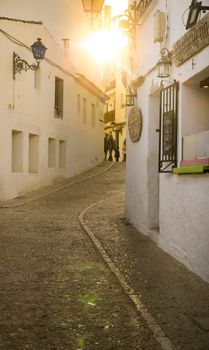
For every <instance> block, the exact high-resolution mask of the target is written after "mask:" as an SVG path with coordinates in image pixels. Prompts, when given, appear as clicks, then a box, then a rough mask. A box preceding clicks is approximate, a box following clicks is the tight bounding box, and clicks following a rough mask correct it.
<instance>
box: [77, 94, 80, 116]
mask: <svg viewBox="0 0 209 350" xmlns="http://www.w3.org/2000/svg"><path fill="white" fill-rule="evenodd" d="M77 104H78V105H77V108H78V113H79V114H80V113H81V95H80V94H78V95H77Z"/></svg>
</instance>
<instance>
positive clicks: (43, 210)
mask: <svg viewBox="0 0 209 350" xmlns="http://www.w3.org/2000/svg"><path fill="white" fill-rule="evenodd" d="M124 179H125V164H124V163H120V164H114V165H113V166H110V164H108V163H103V164H101V165H100V166H98V167H97V168H95V169H92V170H90V171H88V172H86V173H84V174H81V175H79V176H77V177H75V178H73V179H69V180H66V181H63V182H60V183H56V184H54V185H53V186H48V187H45V188H42V189H39V190H37V191H33V192H31V193H28V194H26V195H25V196H23V197H19V198H17V199H14V200H12V201H10V202H8V203H1V208H0V227H1V230H0V242H1V244H0V259H1V263H0V278H1V285H0V312H1V318H0V349H1V350H26V349H27V350H47V349H51V350H52V349H54V350H78V349H79V350H80V349H82V350H110V349H112V350H141V349H145V350H160V349H166V350H169V349H182V350H209V286H208V284H207V283H205V282H203V281H202V280H201V279H200V278H198V277H197V276H196V275H194V274H193V273H191V272H189V271H188V270H187V269H186V268H185V267H184V266H183V265H181V264H180V263H178V262H177V261H176V260H174V259H173V258H172V257H170V256H168V255H167V254H166V253H164V252H163V251H162V250H160V249H159V248H157V246H155V245H154V243H152V242H151V241H150V240H148V239H147V238H146V237H145V236H143V235H142V234H141V233H139V232H137V231H136V229H134V228H133V227H132V226H131V225H130V224H129V223H128V222H127V221H126V219H125V216H124ZM82 226H83V227H82Z"/></svg>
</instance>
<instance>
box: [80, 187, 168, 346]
mask: <svg viewBox="0 0 209 350" xmlns="http://www.w3.org/2000/svg"><path fill="white" fill-rule="evenodd" d="M120 193H121V191H120ZM120 193H118V194H115V195H113V196H110V197H108V198H106V199H103V200H100V201H98V202H95V203H93V204H91V205H90V206H88V207H87V208H85V209H84V210H83V211H82V212H81V213H80V214H79V216H78V220H79V222H80V225H81V227H82V228H83V230H84V231H85V232H86V234H87V235H88V237H89V238H90V240H91V241H92V243H93V244H94V246H95V248H96V250H97V251H98V253H99V254H100V255H101V257H102V259H103V260H104V261H105V263H106V264H107V266H108V267H109V269H110V270H111V271H112V272H113V273H114V275H115V276H116V278H117V279H118V281H119V283H120V285H121V286H122V288H123V290H124V291H125V293H126V294H127V295H128V296H129V298H130V299H131V301H132V302H133V303H134V306H135V307H136V309H137V311H139V312H140V313H141V315H142V317H143V318H144V320H145V321H146V323H147V326H148V327H149V329H150V330H151V331H152V333H153V336H154V338H155V339H156V340H157V341H158V343H159V344H160V345H161V347H162V349H163V350H175V347H174V346H173V344H171V342H170V340H169V339H168V337H167V336H166V335H165V333H164V332H163V330H162V329H161V327H160V326H159V325H158V323H157V322H156V320H155V319H154V317H153V316H152V315H151V314H150V313H149V311H148V310H147V309H146V307H145V305H144V304H143V303H142V301H141V299H140V298H139V296H138V295H137V293H136V292H135V290H134V289H133V288H131V287H130V286H129V284H128V283H127V282H126V279H125V277H124V276H123V274H122V273H121V272H120V270H119V269H118V267H117V266H116V265H115V264H114V263H113V261H112V260H111V258H110V257H109V255H108V253H107V251H106V250H105V249H104V248H103V246H102V244H101V243H100V241H99V240H98V239H97V238H96V237H95V235H94V233H93V231H92V230H91V229H90V228H89V227H88V225H87V224H86V222H85V214H86V212H87V211H88V210H89V209H91V208H93V207H96V206H97V205H98V204H101V203H103V202H105V201H106V200H109V199H110V198H113V197H117V196H118V195H119V194H120Z"/></svg>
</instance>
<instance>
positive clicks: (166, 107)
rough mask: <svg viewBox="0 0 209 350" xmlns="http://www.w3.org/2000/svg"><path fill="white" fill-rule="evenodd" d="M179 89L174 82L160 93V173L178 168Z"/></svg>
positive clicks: (170, 171)
mask: <svg viewBox="0 0 209 350" xmlns="http://www.w3.org/2000/svg"><path fill="white" fill-rule="evenodd" d="M178 88H179V84H178V83H177V82H176V81H174V83H173V84H172V85H169V86H167V87H164V86H163V85H162V89H161V92H160V118H159V119H160V125H159V130H158V131H159V162H158V169H159V173H172V169H173V167H176V166H177V119H178V118H177V117H178Z"/></svg>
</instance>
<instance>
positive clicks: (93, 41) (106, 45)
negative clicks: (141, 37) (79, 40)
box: [84, 30, 128, 63]
mask: <svg viewBox="0 0 209 350" xmlns="http://www.w3.org/2000/svg"><path fill="white" fill-rule="evenodd" d="M127 44H128V39H127V37H126V35H124V34H123V33H121V32H120V31H116V30H102V31H99V32H92V33H91V35H90V36H89V37H88V38H87V40H86V42H85V44H84V46H85V48H86V49H87V51H88V52H89V53H90V54H91V55H92V56H93V57H94V58H95V59H96V60H97V61H99V62H101V63H105V62H110V61H114V60H115V59H117V56H118V55H120V53H121V52H122V50H123V49H124V48H125V47H126V46H127Z"/></svg>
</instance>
